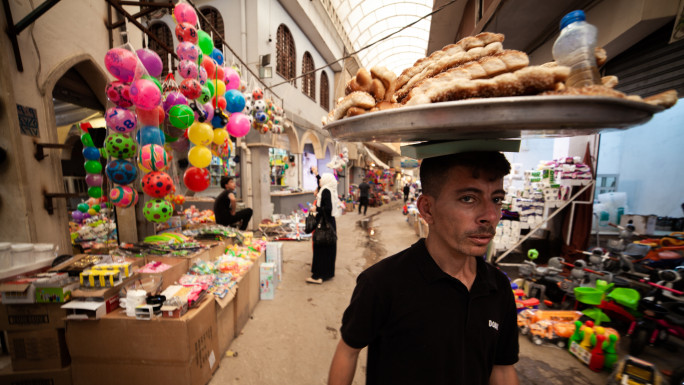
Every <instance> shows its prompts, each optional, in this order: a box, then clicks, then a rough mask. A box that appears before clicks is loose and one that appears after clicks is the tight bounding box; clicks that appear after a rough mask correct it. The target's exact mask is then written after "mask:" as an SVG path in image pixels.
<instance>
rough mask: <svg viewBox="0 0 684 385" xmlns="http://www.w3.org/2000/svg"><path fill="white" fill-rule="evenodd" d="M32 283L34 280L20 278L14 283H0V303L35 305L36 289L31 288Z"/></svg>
mask: <svg viewBox="0 0 684 385" xmlns="http://www.w3.org/2000/svg"><path fill="white" fill-rule="evenodd" d="M33 281H35V278H22V279H17V280H15V281H6V282H3V283H0V294H1V295H2V303H4V304H19V303H35V302H36V287H35V286H33Z"/></svg>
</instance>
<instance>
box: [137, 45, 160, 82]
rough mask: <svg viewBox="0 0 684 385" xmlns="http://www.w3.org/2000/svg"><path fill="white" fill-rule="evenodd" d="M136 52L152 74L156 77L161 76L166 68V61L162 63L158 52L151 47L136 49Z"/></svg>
mask: <svg viewBox="0 0 684 385" xmlns="http://www.w3.org/2000/svg"><path fill="white" fill-rule="evenodd" d="M135 53H136V54H137V55H138V59H140V62H141V63H142V65H143V67H145V69H146V70H147V73H148V74H150V76H153V77H155V78H158V77H159V76H161V73H162V70H163V69H164V63H162V60H161V58H160V57H159V55H158V54H157V53H156V52H154V51H152V50H151V49H149V48H141V49H139V50H137V51H135Z"/></svg>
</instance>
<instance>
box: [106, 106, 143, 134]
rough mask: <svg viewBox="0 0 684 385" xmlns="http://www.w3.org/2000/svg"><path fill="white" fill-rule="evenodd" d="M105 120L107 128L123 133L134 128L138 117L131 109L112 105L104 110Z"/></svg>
mask: <svg viewBox="0 0 684 385" xmlns="http://www.w3.org/2000/svg"><path fill="white" fill-rule="evenodd" d="M105 122H106V123H107V128H108V129H110V130H112V131H116V132H120V133H125V132H130V131H133V130H135V126H136V124H137V123H138V119H137V118H136V117H135V114H134V113H133V111H131V110H127V109H125V108H117V107H112V108H110V109H108V110H107V111H106V112H105Z"/></svg>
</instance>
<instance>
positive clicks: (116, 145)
mask: <svg viewBox="0 0 684 385" xmlns="http://www.w3.org/2000/svg"><path fill="white" fill-rule="evenodd" d="M105 148H106V149H107V153H108V154H109V155H111V156H112V157H114V158H118V159H128V158H132V157H134V156H135V154H136V153H137V151H138V144H137V143H136V142H135V140H134V139H133V138H129V137H128V136H126V135H124V134H116V133H114V134H109V136H107V139H105Z"/></svg>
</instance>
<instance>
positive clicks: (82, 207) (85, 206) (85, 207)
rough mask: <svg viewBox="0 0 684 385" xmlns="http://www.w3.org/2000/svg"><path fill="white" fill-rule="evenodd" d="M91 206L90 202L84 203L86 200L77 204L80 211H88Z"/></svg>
mask: <svg viewBox="0 0 684 385" xmlns="http://www.w3.org/2000/svg"><path fill="white" fill-rule="evenodd" d="M89 208H90V206H88V204H87V203H84V202H81V203H79V204H78V205H77V206H76V209H78V211H80V212H82V213H86V212H88V209H89Z"/></svg>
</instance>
